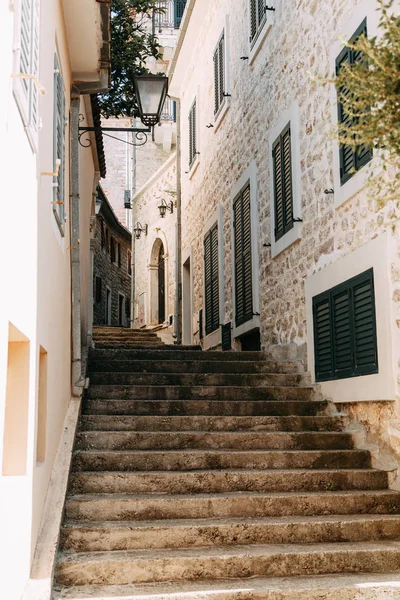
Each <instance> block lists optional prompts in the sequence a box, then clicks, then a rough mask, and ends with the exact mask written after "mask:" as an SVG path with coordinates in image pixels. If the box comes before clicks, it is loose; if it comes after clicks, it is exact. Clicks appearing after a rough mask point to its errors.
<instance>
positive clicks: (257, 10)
mask: <svg viewBox="0 0 400 600" xmlns="http://www.w3.org/2000/svg"><path fill="white" fill-rule="evenodd" d="M266 21H267V11H266V8H265V0H250V47H251V48H252V47H253V46H254V44H255V43H256V41H257V38H258V36H259V34H260V32H261V30H262V28H263V27H264V25H265V23H266Z"/></svg>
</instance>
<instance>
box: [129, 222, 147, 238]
mask: <svg viewBox="0 0 400 600" xmlns="http://www.w3.org/2000/svg"><path fill="white" fill-rule="evenodd" d="M148 230H149V226H148V225H141V224H140V223H139V221H138V222H137V223H136V226H135V227H134V228H133V231H134V234H135V238H136V239H137V240H140V236H141V235H142V232H143V233H144V235H147V232H148Z"/></svg>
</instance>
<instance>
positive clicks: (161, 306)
mask: <svg viewBox="0 0 400 600" xmlns="http://www.w3.org/2000/svg"><path fill="white" fill-rule="evenodd" d="M164 321H165V256H164V245H163V243H162V242H161V246H160V251H159V253H158V322H159V323H164Z"/></svg>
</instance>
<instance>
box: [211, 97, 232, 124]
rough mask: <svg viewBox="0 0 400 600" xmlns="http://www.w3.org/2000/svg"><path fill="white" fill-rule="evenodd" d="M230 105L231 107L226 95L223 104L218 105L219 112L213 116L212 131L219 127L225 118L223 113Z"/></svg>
mask: <svg viewBox="0 0 400 600" xmlns="http://www.w3.org/2000/svg"><path fill="white" fill-rule="evenodd" d="M230 107H231V99H230V98H228V97H227V98H225V101H224V103H223V105H222V106H221V107H220V109H219V112H218V113H217V114H216V116H215V121H214V133H217V131H218V129H219V128H220V125H221V123H222V121H223V120H224V119H225V115H226V113H227V112H228V110H229V109H230Z"/></svg>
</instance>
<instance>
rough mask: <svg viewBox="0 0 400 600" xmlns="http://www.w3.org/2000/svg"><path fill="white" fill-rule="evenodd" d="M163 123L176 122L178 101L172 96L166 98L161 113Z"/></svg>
mask: <svg viewBox="0 0 400 600" xmlns="http://www.w3.org/2000/svg"><path fill="white" fill-rule="evenodd" d="M161 122H162V123H176V102H175V101H174V100H171V98H168V97H167V98H166V99H165V104H164V108H163V111H162V113H161Z"/></svg>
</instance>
